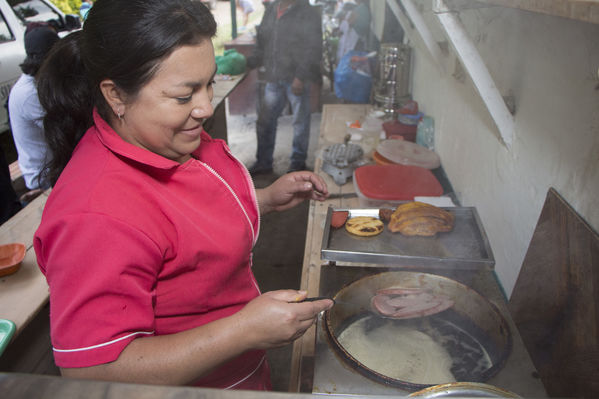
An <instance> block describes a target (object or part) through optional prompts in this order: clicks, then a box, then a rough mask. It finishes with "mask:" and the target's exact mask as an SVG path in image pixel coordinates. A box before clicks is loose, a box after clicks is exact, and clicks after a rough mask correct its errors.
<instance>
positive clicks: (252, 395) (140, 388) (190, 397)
mask: <svg viewBox="0 0 599 399" xmlns="http://www.w3.org/2000/svg"><path fill="white" fill-rule="evenodd" d="M0 392H1V393H2V398H3V399H31V398H36V399H55V398H61V399H90V398H91V399H100V398H101V399H129V398H144V399H158V398H160V399H183V398H184V399H308V398H316V397H317V396H316V395H308V394H299V393H298V394H289V393H287V392H263V391H234V390H223V389H208V388H195V387H170V386H158V385H142V384H125V383H117V382H105V381H90V380H76V379H70V378H61V377H50V376H41V375H32V374H12V373H0ZM335 398H336V399H352V398H353V399H355V397H353V396H347V395H338V396H335ZM361 398H363V399H367V398H368V399H387V398H388V396H378V395H367V396H361Z"/></svg>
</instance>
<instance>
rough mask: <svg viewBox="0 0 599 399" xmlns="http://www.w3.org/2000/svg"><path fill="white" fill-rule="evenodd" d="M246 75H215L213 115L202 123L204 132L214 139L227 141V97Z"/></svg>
mask: <svg viewBox="0 0 599 399" xmlns="http://www.w3.org/2000/svg"><path fill="white" fill-rule="evenodd" d="M245 78H246V74H245V73H244V74H241V75H234V76H230V75H216V76H215V77H214V81H215V84H214V97H213V98H212V105H213V106H214V115H212V117H211V118H209V119H208V120H206V121H205V122H204V130H206V132H208V133H209V134H210V135H211V136H212V137H213V138H215V139H223V140H225V141H227V103H228V101H229V95H230V94H231V93H232V92H233V91H234V90H235V89H236V88H237V87H238V85H239V84H240V83H241V82H243V81H244V80H245Z"/></svg>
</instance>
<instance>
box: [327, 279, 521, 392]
mask: <svg viewBox="0 0 599 399" xmlns="http://www.w3.org/2000/svg"><path fill="white" fill-rule="evenodd" d="M391 287H406V288H424V289H427V290H429V291H431V292H432V293H434V294H440V295H444V296H447V297H449V298H451V299H452V300H453V301H454V305H453V307H452V308H451V309H448V310H446V311H444V312H441V313H438V314H436V315H432V316H427V317H422V318H417V319H410V320H390V319H384V318H381V317H380V316H378V315H376V314H375V313H374V312H373V311H372V310H371V307H370V301H371V298H372V297H373V296H374V295H375V294H376V292H377V291H378V290H380V289H385V288H391ZM334 299H335V301H336V305H335V306H333V308H331V309H330V310H328V311H327V312H325V315H324V326H325V331H326V333H327V336H328V338H329V344H330V345H331V346H332V347H333V349H334V350H335V351H336V352H337V353H338V354H339V356H340V357H341V358H342V359H343V361H344V362H345V363H346V364H347V365H348V366H350V367H351V368H353V369H355V370H357V371H358V372H359V373H361V374H363V375H365V376H366V377H368V378H371V379H373V380H375V381H378V382H380V383H383V384H387V385H391V386H395V387H399V388H402V389H406V390H409V391H416V390H419V389H423V388H426V387H429V386H432V385H438V384H443V383H448V382H450V381H434V382H431V383H422V382H420V381H418V380H414V381H410V380H405V379H398V378H394V377H390V376H388V375H385V374H384V373H381V372H380V371H378V370H377V369H375V368H373V367H369V366H367V365H365V364H364V363H363V362H361V361H359V360H358V359H357V358H356V357H355V356H354V355H353V354H352V353H350V351H348V350H347V348H345V347H344V346H343V345H342V344H341V343H340V341H339V339H338V338H339V336H340V334H341V333H342V332H343V331H344V330H345V329H347V328H349V327H350V326H352V325H355V323H358V322H359V321H363V319H364V318H369V319H368V320H367V323H368V324H367V325H369V326H370V327H369V328H384V329H387V330H389V333H390V334H393V333H395V332H398V333H399V331H405V328H412V329H417V330H419V331H420V332H423V333H425V334H427V335H429V336H430V337H431V338H432V339H433V340H435V341H437V342H438V343H439V344H440V345H441V346H442V347H443V348H444V349H445V350H446V351H447V353H448V354H449V355H450V356H451V362H452V367H451V373H452V374H453V375H454V377H455V380H456V381H470V382H483V381H486V380H487V379H489V378H490V377H491V376H493V375H494V374H495V373H497V371H499V370H500V369H501V368H502V367H503V365H504V363H505V360H506V358H507V357H508V355H509V353H510V351H511V347H512V336H511V332H510V329H509V326H508V323H507V321H506V320H505V319H504V317H503V316H502V315H501V313H500V312H499V310H498V309H497V307H496V306H495V305H493V304H492V303H491V302H489V301H488V300H486V299H485V298H484V297H482V296H481V295H480V294H478V293H477V292H476V291H474V290H472V289H471V288H469V287H467V286H465V285H463V284H461V283H459V282H457V281H455V280H451V279H449V278H446V277H442V276H438V275H434V274H427V273H418V272H408V271H391V272H384V273H379V274H375V275H371V276H367V277H364V278H361V279H360V280H357V281H355V282H353V283H351V284H349V285H347V286H345V287H344V288H342V289H341V290H340V291H339V292H338V293H337V295H335V297H334ZM362 324H364V323H362ZM366 337H368V336H367V335H366ZM477 356H480V357H481V359H482V357H484V359H485V360H484V363H480V362H479V363H476V362H477V361H479V360H480V359H478V358H477ZM402 361H406V359H401V358H399V359H397V362H402Z"/></svg>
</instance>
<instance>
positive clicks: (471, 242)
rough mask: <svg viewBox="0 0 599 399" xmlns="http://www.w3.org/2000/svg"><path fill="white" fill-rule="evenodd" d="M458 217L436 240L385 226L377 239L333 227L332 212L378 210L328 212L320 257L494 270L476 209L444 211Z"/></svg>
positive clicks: (375, 213) (374, 212) (356, 211)
mask: <svg viewBox="0 0 599 399" xmlns="http://www.w3.org/2000/svg"><path fill="white" fill-rule="evenodd" d="M442 209H445V210H447V211H450V212H452V213H453V214H454V215H455V224H454V228H453V230H452V231H450V232H448V233H438V234H437V235H436V236H434V237H407V236H402V235H401V234H399V233H391V231H389V230H388V229H387V226H386V225H385V229H384V230H383V232H382V233H381V234H379V235H377V236H374V237H358V236H355V235H352V234H350V233H348V232H347V230H345V229H344V228H340V229H333V228H331V216H332V214H333V211H338V210H339V211H349V212H350V215H352V216H357V215H370V216H375V217H378V208H361V209H348V208H333V207H329V209H328V211H327V218H326V223H325V226H324V234H323V238H322V249H321V258H322V259H324V260H328V261H335V262H359V263H361V264H364V263H374V264H382V265H387V266H398V267H409V266H416V267H419V266H429V267H441V268H461V269H476V268H481V267H482V268H488V269H493V268H494V266H495V259H494V257H493V252H492V251H491V246H490V245H489V240H488V239H487V235H486V234H485V230H484V229H483V226H482V224H481V221H480V218H479V216H478V213H477V212H476V208H474V207H451V208H442Z"/></svg>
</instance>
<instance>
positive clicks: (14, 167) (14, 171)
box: [8, 161, 23, 182]
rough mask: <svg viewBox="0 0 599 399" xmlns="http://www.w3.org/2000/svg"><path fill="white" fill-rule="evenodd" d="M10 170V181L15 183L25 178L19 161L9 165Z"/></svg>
mask: <svg viewBox="0 0 599 399" xmlns="http://www.w3.org/2000/svg"><path fill="white" fill-rule="evenodd" d="M8 170H9V171H10V180H11V181H13V182H14V181H15V180H17V179H19V178H21V177H22V176H23V172H21V168H20V167H19V161H14V162H13V163H11V164H10V165H8Z"/></svg>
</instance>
